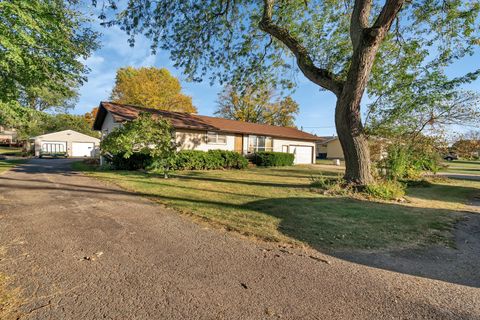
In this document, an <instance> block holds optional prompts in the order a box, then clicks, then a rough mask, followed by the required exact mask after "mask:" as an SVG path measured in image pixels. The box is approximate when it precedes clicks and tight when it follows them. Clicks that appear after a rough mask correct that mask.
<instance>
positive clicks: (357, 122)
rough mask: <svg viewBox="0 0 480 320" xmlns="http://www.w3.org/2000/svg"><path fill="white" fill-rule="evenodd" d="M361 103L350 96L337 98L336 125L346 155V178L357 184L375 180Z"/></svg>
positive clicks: (365, 183)
mask: <svg viewBox="0 0 480 320" xmlns="http://www.w3.org/2000/svg"><path fill="white" fill-rule="evenodd" d="M359 110H360V105H359V104H357V103H356V102H355V101H352V99H348V97H345V98H340V99H338V100H337V104H336V107H335V125H336V128H337V134H338V139H339V140H340V144H341V145H342V149H343V155H344V157H345V176H344V179H345V180H346V181H347V182H348V183H350V184H354V185H357V186H365V185H368V184H370V183H371V182H373V178H372V175H371V165H370V150H369V146H368V141H367V138H366V137H365V134H364V130H363V126H362V121H361V118H360V112H359Z"/></svg>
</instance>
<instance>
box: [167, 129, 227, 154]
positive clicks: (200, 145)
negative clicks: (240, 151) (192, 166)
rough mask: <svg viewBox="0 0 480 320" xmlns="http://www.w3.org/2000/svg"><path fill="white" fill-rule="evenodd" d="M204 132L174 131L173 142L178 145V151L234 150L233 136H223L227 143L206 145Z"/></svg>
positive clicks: (205, 133)
mask: <svg viewBox="0 0 480 320" xmlns="http://www.w3.org/2000/svg"><path fill="white" fill-rule="evenodd" d="M206 135H207V132H206V131H196V130H176V131H175V141H176V143H177V144H178V150H185V149H186V150H201V151H208V150H230V151H233V150H234V149H235V135H233V134H225V135H226V136H227V143H218V144H217V143H207V138H206Z"/></svg>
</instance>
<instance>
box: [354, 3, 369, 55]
mask: <svg viewBox="0 0 480 320" xmlns="http://www.w3.org/2000/svg"><path fill="white" fill-rule="evenodd" d="M371 8H372V0H355V4H354V5H353V12H352V18H351V19H350V38H351V39H352V44H353V47H354V48H356V47H357V46H358V44H359V43H360V40H361V38H362V34H363V30H364V29H366V28H367V27H368V18H369V17H370V11H371Z"/></svg>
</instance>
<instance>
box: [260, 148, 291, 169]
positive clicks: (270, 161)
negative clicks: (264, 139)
mask: <svg viewBox="0 0 480 320" xmlns="http://www.w3.org/2000/svg"><path fill="white" fill-rule="evenodd" d="M294 160H295V155H294V154H293V153H285V152H271V151H261V152H257V153H255V156H254V162H255V164H256V165H258V166H263V167H281V166H292V165H293V161H294Z"/></svg>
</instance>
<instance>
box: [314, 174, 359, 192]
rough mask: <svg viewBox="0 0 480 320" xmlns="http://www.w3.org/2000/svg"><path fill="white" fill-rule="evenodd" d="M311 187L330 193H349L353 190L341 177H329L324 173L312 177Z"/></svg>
mask: <svg viewBox="0 0 480 320" xmlns="http://www.w3.org/2000/svg"><path fill="white" fill-rule="evenodd" d="M310 181H311V182H310V187H311V188H313V189H319V190H321V191H323V194H329V195H347V194H349V193H350V192H351V188H350V186H349V185H347V184H346V183H345V180H344V179H343V178H342V177H341V176H338V177H328V176H324V175H322V174H320V175H316V176H311V177H310Z"/></svg>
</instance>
